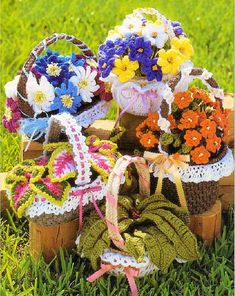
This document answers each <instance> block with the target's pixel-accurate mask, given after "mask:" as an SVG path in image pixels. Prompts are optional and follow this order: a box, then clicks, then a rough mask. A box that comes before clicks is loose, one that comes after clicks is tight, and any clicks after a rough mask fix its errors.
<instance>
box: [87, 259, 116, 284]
mask: <svg viewBox="0 0 235 296" xmlns="http://www.w3.org/2000/svg"><path fill="white" fill-rule="evenodd" d="M111 269H113V265H111V264H101V267H100V269H99V270H97V271H96V272H95V273H93V274H92V275H90V276H89V277H88V278H87V281H88V282H89V283H92V282H94V281H95V280H97V279H98V278H99V277H101V276H102V275H103V274H105V273H106V272H108V271H109V270H111Z"/></svg>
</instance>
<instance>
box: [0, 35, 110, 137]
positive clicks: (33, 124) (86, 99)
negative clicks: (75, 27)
mask: <svg viewBox="0 0 235 296" xmlns="http://www.w3.org/2000/svg"><path fill="white" fill-rule="evenodd" d="M58 40H65V41H68V42H71V43H72V44H74V45H75V46H77V47H78V48H79V49H80V50H81V51H82V53H83V54H82V55H78V54H75V53H72V55H70V56H67V55H61V54H59V53H58V52H52V51H51V50H47V52H46V54H45V55H43V56H40V55H41V53H42V52H43V51H44V50H45V49H46V48H47V47H48V46H49V45H51V44H53V43H56V42H57V41H58ZM99 78H100V74H99V70H98V64H97V63H96V61H95V56H94V54H93V52H92V51H91V50H90V49H89V48H88V47H87V45H86V44H85V43H83V42H82V41H80V40H78V39H76V38H75V37H73V36H69V35H66V34H53V35H51V36H49V37H48V38H46V39H45V40H43V41H42V42H41V43H39V44H38V45H37V46H36V47H35V48H34V49H33V50H32V52H31V53H30V55H29V58H28V59H27V61H26V62H25V64H24V66H23V68H22V71H21V72H20V74H19V75H17V76H16V77H15V79H14V80H13V81H11V82H8V83H7V84H6V85H5V92H6V96H7V99H6V110H5V114H4V116H3V119H2V122H3V125H4V127H5V128H7V129H8V130H9V132H17V131H19V132H20V133H23V134H26V135H27V136H29V137H30V138H31V140H32V139H33V140H39V139H43V138H44V135H45V133H46V130H47V128H48V120H49V118H50V116H51V115H53V114H60V113H63V112H67V113H70V114H72V115H73V116H74V117H75V118H76V122H77V123H78V125H80V126H82V127H88V126H89V125H90V124H91V123H93V122H94V120H96V119H99V118H103V117H105V115H106V113H107V111H108V109H109V107H110V103H109V101H110V100H111V99H112V95H111V93H110V92H109V91H108V90H107V88H106V86H105V83H104V82H102V81H101V80H100V79H99Z"/></svg>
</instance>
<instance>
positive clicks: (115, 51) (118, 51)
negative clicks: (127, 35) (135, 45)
mask: <svg viewBox="0 0 235 296" xmlns="http://www.w3.org/2000/svg"><path fill="white" fill-rule="evenodd" d="M126 49H127V41H126V40H125V39H121V38H118V39H117V40H115V41H114V42H113V41H111V40H108V41H107V42H106V43H105V44H102V45H101V46H100V47H99V55H100V56H106V57H108V58H111V57H113V56H114V55H118V56H120V55H122V54H124V53H125V51H126Z"/></svg>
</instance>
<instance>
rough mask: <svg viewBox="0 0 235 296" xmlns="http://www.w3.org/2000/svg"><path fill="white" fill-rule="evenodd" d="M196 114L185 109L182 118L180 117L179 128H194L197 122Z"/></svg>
mask: <svg viewBox="0 0 235 296" xmlns="http://www.w3.org/2000/svg"><path fill="white" fill-rule="evenodd" d="M198 117H199V116H198V114H197V112H194V111H192V110H189V111H186V112H184V113H183V115H182V118H181V119H180V123H181V124H179V129H181V130H183V129H189V128H195V127H196V126H197V124H198Z"/></svg>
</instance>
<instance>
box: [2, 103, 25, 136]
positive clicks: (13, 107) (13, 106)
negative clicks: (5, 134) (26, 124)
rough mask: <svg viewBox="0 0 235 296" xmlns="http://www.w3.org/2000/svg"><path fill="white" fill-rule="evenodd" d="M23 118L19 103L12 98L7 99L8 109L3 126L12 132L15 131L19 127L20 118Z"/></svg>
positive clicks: (3, 118) (3, 119)
mask: <svg viewBox="0 0 235 296" xmlns="http://www.w3.org/2000/svg"><path fill="white" fill-rule="evenodd" d="M20 118H21V114H20V110H19V108H18V104H17V102H16V101H14V100H13V99H12V98H7V99H6V109H5V113H4V115H3V117H2V124H3V126H4V127H5V128H6V129H8V131H9V132H10V133H15V132H16V131H17V129H18V128H19V126H20V125H19V119H20Z"/></svg>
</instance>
